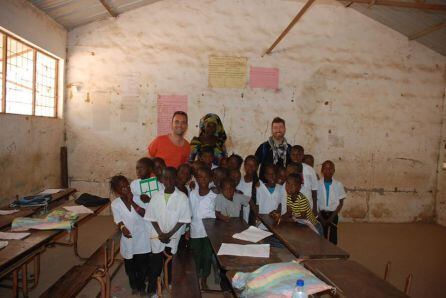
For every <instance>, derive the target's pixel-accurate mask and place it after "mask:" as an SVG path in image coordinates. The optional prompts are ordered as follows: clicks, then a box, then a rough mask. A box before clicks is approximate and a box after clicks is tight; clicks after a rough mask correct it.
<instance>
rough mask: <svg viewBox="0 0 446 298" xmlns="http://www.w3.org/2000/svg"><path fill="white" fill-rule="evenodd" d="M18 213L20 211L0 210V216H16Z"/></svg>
mask: <svg viewBox="0 0 446 298" xmlns="http://www.w3.org/2000/svg"><path fill="white" fill-rule="evenodd" d="M16 212H19V210H17V209H13V210H0V215H9V214H14V213H16Z"/></svg>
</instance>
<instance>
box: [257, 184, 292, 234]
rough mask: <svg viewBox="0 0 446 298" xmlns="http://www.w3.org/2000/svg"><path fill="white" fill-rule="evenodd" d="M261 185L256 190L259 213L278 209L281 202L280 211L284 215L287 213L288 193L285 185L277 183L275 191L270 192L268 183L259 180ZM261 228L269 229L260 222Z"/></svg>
mask: <svg viewBox="0 0 446 298" xmlns="http://www.w3.org/2000/svg"><path fill="white" fill-rule="evenodd" d="M259 183H260V185H259V187H257V190H256V198H257V205H259V214H269V213H270V212H271V211H274V210H277V207H278V206H279V204H282V205H281V211H280V213H281V214H282V215H283V214H285V213H286V210H287V209H286V195H285V193H284V192H283V187H282V185H280V184H276V186H275V188H274V191H273V193H270V192H269V190H268V188H267V187H266V185H265V184H264V183H263V182H262V181H259ZM258 227H259V229H262V230H265V231H268V229H267V228H266V227H265V226H264V225H263V223H261V224H259V226H258Z"/></svg>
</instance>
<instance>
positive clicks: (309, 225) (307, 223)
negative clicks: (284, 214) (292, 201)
mask: <svg viewBox="0 0 446 298" xmlns="http://www.w3.org/2000/svg"><path fill="white" fill-rule="evenodd" d="M295 221H296V222H297V223H300V224H301V225H306V226H307V227H309V228H310V229H311V230H312V231H313V232H315V233H316V234H318V235H319V232H318V231H317V230H316V227H315V226H314V225H313V224H312V223H311V221H309V220H307V219H301V218H296V219H295Z"/></svg>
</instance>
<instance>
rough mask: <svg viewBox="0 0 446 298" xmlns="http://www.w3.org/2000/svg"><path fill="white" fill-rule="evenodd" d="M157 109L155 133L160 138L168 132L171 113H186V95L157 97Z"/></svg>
mask: <svg viewBox="0 0 446 298" xmlns="http://www.w3.org/2000/svg"><path fill="white" fill-rule="evenodd" d="M157 107H158V108H157V110H158V123H157V128H158V129H157V133H158V135H159V136H160V135H164V134H167V133H169V132H170V130H171V121H172V115H173V113H175V112H176V111H183V112H186V113H187V95H158V100H157Z"/></svg>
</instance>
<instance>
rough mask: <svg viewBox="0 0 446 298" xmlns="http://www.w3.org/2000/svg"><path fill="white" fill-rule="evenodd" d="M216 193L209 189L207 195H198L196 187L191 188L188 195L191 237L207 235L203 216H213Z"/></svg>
mask: <svg viewBox="0 0 446 298" xmlns="http://www.w3.org/2000/svg"><path fill="white" fill-rule="evenodd" d="M216 197H217V195H216V194H215V193H214V192H212V190H210V191H209V193H208V194H207V195H204V196H200V193H199V192H198V189H196V190H193V191H192V192H191V193H190V196H189V203H190V208H191V212H192V222H191V224H190V237H191V238H204V237H207V233H206V230H205V228H204V225H203V221H202V219H203V218H215V198H216Z"/></svg>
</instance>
